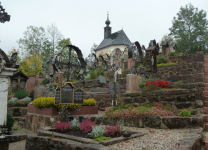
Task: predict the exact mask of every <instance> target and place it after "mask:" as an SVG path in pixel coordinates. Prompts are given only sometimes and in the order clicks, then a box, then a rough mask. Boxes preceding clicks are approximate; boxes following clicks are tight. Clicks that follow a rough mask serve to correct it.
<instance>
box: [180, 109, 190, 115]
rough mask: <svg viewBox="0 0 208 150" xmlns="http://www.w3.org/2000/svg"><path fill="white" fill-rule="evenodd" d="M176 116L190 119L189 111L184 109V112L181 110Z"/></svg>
mask: <svg viewBox="0 0 208 150" xmlns="http://www.w3.org/2000/svg"><path fill="white" fill-rule="evenodd" d="M178 115H179V116H182V117H190V116H191V111H188V110H186V109H184V110H181V112H180V113H179V114H178Z"/></svg>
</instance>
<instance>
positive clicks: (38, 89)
mask: <svg viewBox="0 0 208 150" xmlns="http://www.w3.org/2000/svg"><path fill="white" fill-rule="evenodd" d="M45 89H46V87H45V85H43V84H40V85H38V86H36V87H35V92H34V97H33V99H36V98H39V97H43V96H44V92H45Z"/></svg>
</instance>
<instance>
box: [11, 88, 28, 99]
mask: <svg viewBox="0 0 208 150" xmlns="http://www.w3.org/2000/svg"><path fill="white" fill-rule="evenodd" d="M28 96H29V93H28V92H27V91H25V90H21V91H16V92H15V93H14V97H17V98H18V99H23V98H24V97H28Z"/></svg>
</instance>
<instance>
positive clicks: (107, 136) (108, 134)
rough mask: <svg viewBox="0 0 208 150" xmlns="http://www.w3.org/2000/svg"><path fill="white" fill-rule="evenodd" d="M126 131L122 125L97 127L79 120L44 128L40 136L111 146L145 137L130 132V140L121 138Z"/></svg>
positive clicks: (88, 121) (138, 133)
mask: <svg viewBox="0 0 208 150" xmlns="http://www.w3.org/2000/svg"><path fill="white" fill-rule="evenodd" d="M125 130H126V129H125V128H123V127H122V126H120V125H115V126H101V125H99V126H96V125H95V124H94V123H93V122H92V121H90V120H88V119H87V120H83V122H82V123H79V122H78V121H77V120H73V121H72V122H68V123H67V122H58V123H57V124H56V128H44V129H43V128H42V129H41V130H39V131H38V136H50V137H53V138H54V137H59V138H65V139H70V140H74V141H78V142H82V143H89V144H98V143H99V144H103V145H110V144H114V143H118V142H121V141H125V140H129V139H130V138H134V137H139V136H142V135H144V134H143V133H141V132H135V131H129V130H128V132H129V133H130V134H132V135H131V136H130V137H129V138H126V137H125V138H124V137H121V134H122V133H123V132H124V131H125ZM51 131H52V132H51ZM112 138H113V139H112Z"/></svg>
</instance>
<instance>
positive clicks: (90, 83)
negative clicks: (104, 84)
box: [73, 79, 101, 91]
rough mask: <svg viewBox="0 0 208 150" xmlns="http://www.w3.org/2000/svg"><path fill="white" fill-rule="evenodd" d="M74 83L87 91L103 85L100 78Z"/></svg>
mask: <svg viewBox="0 0 208 150" xmlns="http://www.w3.org/2000/svg"><path fill="white" fill-rule="evenodd" d="M73 85H74V86H75V87H76V88H82V89H84V90H85V91H89V90H90V89H91V88H96V87H101V84H100V82H99V79H93V80H86V81H83V80H82V81H78V82H74V83H73Z"/></svg>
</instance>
